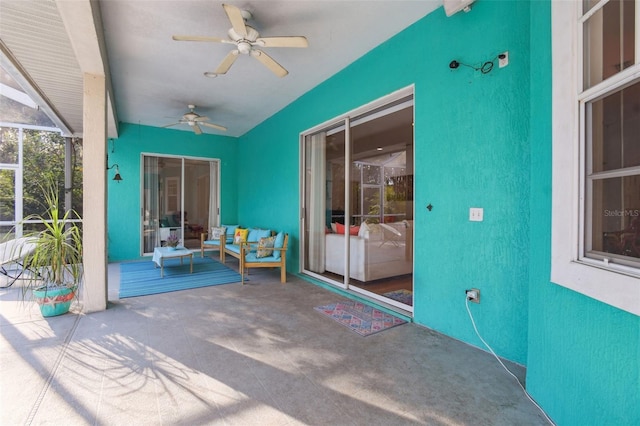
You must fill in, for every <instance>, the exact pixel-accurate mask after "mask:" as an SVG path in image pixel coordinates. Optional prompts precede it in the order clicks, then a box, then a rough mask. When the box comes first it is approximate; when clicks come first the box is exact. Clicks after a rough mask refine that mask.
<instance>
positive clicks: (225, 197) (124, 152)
mask: <svg viewBox="0 0 640 426" xmlns="http://www.w3.org/2000/svg"><path fill="white" fill-rule="evenodd" d="M114 147H115V149H114V152H110V151H109V164H110V165H112V164H115V163H117V164H118V165H119V167H120V174H121V175H122V179H123V180H122V182H120V183H117V182H115V181H113V180H112V178H113V174H114V173H115V169H114V170H109V171H108V172H107V176H108V187H107V191H108V203H107V217H108V219H107V230H108V231H107V244H108V258H109V261H110V262H117V261H122V260H131V259H137V258H139V257H140V209H141V207H142V206H141V204H140V188H141V185H142V183H141V181H140V176H141V172H140V162H141V153H143V152H144V153H157V154H172V155H184V156H192V157H204V158H219V159H221V165H220V173H221V178H220V184H221V189H220V192H221V194H220V198H221V200H220V211H221V219H222V221H223V222H224V221H229V222H232V221H236V220H237V217H238V210H237V208H238V195H237V194H238V191H237V180H236V177H237V175H238V163H237V152H238V151H237V150H238V141H237V139H236V138H230V137H226V136H217V135H209V134H202V135H196V134H195V133H193V132H188V131H180V130H173V129H162V128H156V127H148V126H139V125H137V124H127V123H121V126H120V135H119V138H118V139H115V140H114Z"/></svg>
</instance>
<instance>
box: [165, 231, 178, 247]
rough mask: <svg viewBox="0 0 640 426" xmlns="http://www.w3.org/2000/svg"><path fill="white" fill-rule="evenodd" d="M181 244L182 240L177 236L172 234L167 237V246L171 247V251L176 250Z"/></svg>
mask: <svg viewBox="0 0 640 426" xmlns="http://www.w3.org/2000/svg"><path fill="white" fill-rule="evenodd" d="M179 243H180V239H179V238H178V236H177V235H176V234H170V235H169V236H168V237H167V241H166V244H167V247H169V250H175V249H176V247H178V244H179Z"/></svg>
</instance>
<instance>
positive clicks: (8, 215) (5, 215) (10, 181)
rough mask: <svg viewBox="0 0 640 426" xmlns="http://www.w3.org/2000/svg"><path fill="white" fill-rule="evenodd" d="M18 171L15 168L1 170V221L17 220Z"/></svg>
mask: <svg viewBox="0 0 640 426" xmlns="http://www.w3.org/2000/svg"><path fill="white" fill-rule="evenodd" d="M15 207H16V173H15V171H14V170H0V221H8V222H13V221H15V220H16V216H15Z"/></svg>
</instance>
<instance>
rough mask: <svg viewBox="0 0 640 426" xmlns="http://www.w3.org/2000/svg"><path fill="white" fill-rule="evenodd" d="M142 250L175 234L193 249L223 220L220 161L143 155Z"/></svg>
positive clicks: (148, 251) (147, 250)
mask: <svg viewBox="0 0 640 426" xmlns="http://www.w3.org/2000/svg"><path fill="white" fill-rule="evenodd" d="M142 163H143V175H144V176H143V182H144V183H143V190H142V194H141V198H142V206H143V208H142V217H141V221H142V224H141V229H142V249H141V251H142V253H143V254H150V253H153V249H154V247H160V246H163V245H164V244H165V242H166V240H167V237H168V236H169V235H175V236H177V237H178V238H179V239H180V242H181V244H182V245H184V246H185V247H186V248H189V249H199V248H200V234H201V233H202V232H206V230H207V229H208V228H209V227H210V226H213V225H217V224H218V223H219V213H220V212H219V206H218V200H219V183H218V180H219V170H218V168H219V162H218V161H217V160H209V159H198V158H187V157H172V156H157V155H153V154H143V156H142Z"/></svg>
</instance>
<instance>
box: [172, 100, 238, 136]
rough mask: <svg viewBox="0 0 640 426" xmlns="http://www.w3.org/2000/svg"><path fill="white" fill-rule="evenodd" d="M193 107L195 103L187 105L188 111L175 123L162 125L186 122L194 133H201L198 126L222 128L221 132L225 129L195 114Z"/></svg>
mask: <svg viewBox="0 0 640 426" xmlns="http://www.w3.org/2000/svg"><path fill="white" fill-rule="evenodd" d="M195 108H196V106H195V105H189V112H187V113H185V114H184V115H183V116H182V118H181V119H180V120H179V121H178V122H177V123H173V124H167V125H166V126H162V127H171V126H176V125H178V124H188V125H189V126H191V128H192V129H193V131H194V132H195V134H196V135H199V134H202V129H201V128H200V126H206V127H211V128H212V129H217V130H222V131H223V132H224V131H226V130H227V128H226V127H223V126H220V125H219V124H213V123H208V121H209V118H208V117H204V116H202V115H199V114H197V113H196V112H195V111H194V109H195Z"/></svg>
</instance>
